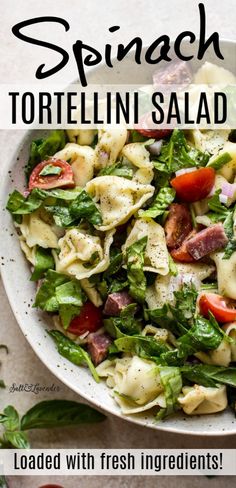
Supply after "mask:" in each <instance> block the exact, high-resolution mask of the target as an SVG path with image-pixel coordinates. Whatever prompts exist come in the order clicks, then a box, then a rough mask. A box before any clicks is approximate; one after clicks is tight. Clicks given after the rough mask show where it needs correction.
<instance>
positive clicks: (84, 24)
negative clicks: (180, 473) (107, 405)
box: [0, 0, 236, 488]
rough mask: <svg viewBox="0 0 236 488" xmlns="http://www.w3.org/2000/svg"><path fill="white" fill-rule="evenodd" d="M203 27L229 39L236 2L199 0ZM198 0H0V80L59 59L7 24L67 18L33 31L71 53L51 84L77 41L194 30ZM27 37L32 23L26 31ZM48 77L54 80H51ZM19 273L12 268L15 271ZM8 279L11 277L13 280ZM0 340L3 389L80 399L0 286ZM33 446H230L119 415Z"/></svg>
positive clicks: (19, 396)
mask: <svg viewBox="0 0 236 488" xmlns="http://www.w3.org/2000/svg"><path fill="white" fill-rule="evenodd" d="M204 4H205V6H206V9H207V14H208V22H207V27H208V31H209V32H211V31H212V30H217V31H218V32H219V33H220V36H221V38H228V39H235V31H236V8H235V7H236V2H235V0H225V1H222V0H205V2H204ZM197 5H198V1H196V0H169V1H168V0H146V1H144V0H83V1H82V0H42V1H41V2H40V1H38V0H1V3H0V14H1V29H0V83H6V82H9V83H10V82H11V83H23V82H26V81H27V82H34V81H35V78H34V72H35V69H36V68H37V66H38V65H39V64H41V63H42V62H45V59H46V61H47V63H48V65H49V66H50V63H51V64H53V63H55V64H56V63H57V61H58V59H59V58H58V56H57V55H56V54H53V53H51V52H49V51H46V50H45V49H43V48H40V47H35V46H32V45H30V44H26V43H23V42H21V41H19V40H18V39H16V38H15V37H14V36H13V35H12V34H11V27H12V26H13V25H14V24H15V23H17V22H20V21H22V20H25V19H27V18H33V17H37V16H45V15H53V16H59V17H63V18H65V19H66V20H68V22H69V24H70V26H71V28H70V31H69V32H67V33H65V32H64V31H63V28H62V27H61V26H55V27H54V28H52V27H51V28H50V30H49V29H48V27H47V26H46V24H45V25H44V26H42V27H40V30H39V29H37V33H38V36H39V37H40V38H43V39H45V40H48V41H49V42H54V43H58V44H60V45H61V46H62V47H64V48H65V49H66V50H68V52H69V53H70V56H71V59H70V61H69V63H68V65H67V67H65V68H64V69H63V71H62V72H60V73H58V74H57V75H55V76H54V78H53V79H54V80H55V83H56V82H63V83H66V84H67V83H68V82H69V81H71V80H74V79H75V78H76V76H77V68H76V64H75V61H74V58H73V54H72V44H73V43H74V42H75V41H76V40H77V39H82V40H83V41H84V42H87V43H88V44H91V45H92V46H94V47H96V48H97V49H99V50H101V51H102V49H103V47H104V43H105V42H109V43H112V45H113V46H114V48H115V46H116V45H117V43H118V42H123V43H125V42H128V41H129V40H130V39H132V38H133V37H135V36H137V35H139V36H140V37H142V39H143V42H144V45H145V44H148V43H150V42H152V41H153V40H154V39H155V38H156V37H158V36H159V35H161V34H169V35H170V36H171V37H174V36H176V35H177V34H178V33H180V32H182V31H183V30H193V31H194V32H195V34H196V35H198V32H199V19H198V8H197ZM111 25H120V26H121V28H120V30H119V31H118V32H116V33H114V34H111V33H109V32H108V28H109V27H110V26H111ZM28 33H29V35H30V34H32V35H33V33H35V28H34V27H31V29H29V30H28ZM51 81H52V80H51ZM0 109H1V107H0ZM21 135H22V134H21V133H20V131H18V132H13V131H12V132H8V133H6V132H2V133H1V134H0V154H1V166H0V170H1V173H2V176H3V177H4V164H5V162H6V161H7V160H8V158H9V157H10V155H11V152H12V148H13V147H14V144H15V143H16V141H17V140H18V139H19V138H20V137H21ZM16 272H17V270H16ZM13 279H14V277H13ZM0 304H1V305H0V306H1V309H0V312H1V313H0V319H1V329H0V330H1V332H0V343H2V342H3V343H7V344H8V346H9V349H10V354H9V356H8V357H6V356H5V354H4V352H3V351H2V352H1V351H0V353H1V358H0V359H1V360H2V367H1V369H0V377H3V378H4V380H5V382H6V384H7V385H8V388H9V386H10V385H11V384H12V383H13V382H14V383H16V384H19V383H39V384H40V385H47V386H49V385H51V384H53V383H54V384H55V385H57V386H59V387H60V392H59V394H58V397H60V398H68V399H69V398H70V399H76V400H80V398H79V397H78V396H77V395H75V394H74V393H72V392H71V391H70V390H68V389H67V388H66V387H65V386H63V385H62V384H61V383H60V382H59V381H58V380H57V379H55V378H54V377H53V376H52V375H51V374H50V373H49V371H48V370H47V369H46V367H45V366H44V365H43V364H42V363H41V362H40V361H39V360H38V359H37V357H36V356H35V354H34V353H33V352H32V350H31V348H30V346H29V345H28V343H27V342H26V340H25V338H24V337H23V336H22V334H21V332H20V330H19V327H18V325H17V323H16V321H15V319H14V317H13V314H12V312H11V310H10V307H9V304H8V301H7V298H6V296H5V293H4V291H3V289H2V286H1V289H0ZM8 388H7V389H6V390H5V391H3V392H2V391H1V393H0V394H1V399H0V409H1V408H2V407H4V406H6V405H7V404H9V403H12V404H14V405H15V406H16V407H17V409H18V410H19V411H20V412H22V413H23V412H24V411H25V410H26V409H27V408H29V407H30V406H32V405H33V404H34V403H36V402H37V401H39V400H42V399H45V398H52V394H48V395H40V396H39V395H37V396H36V395H34V394H33V393H10V392H9V389H8ZM31 440H32V445H33V447H35V448H36V447H38V448H40V447H42V448H43V447H45V448H46V447H54V448H59V447H64V448H65V447H66V446H68V447H70V448H77V449H79V448H83V447H84V448H86V447H88V448H95V447H99V448H109V447H113V448H115V447H117V448H118V447H119V448H127V447H129V448H132V447H136V448H143V449H145V448H201V447H204V448H206V447H209V448H210V447H212V448H219V449H220V448H233V447H236V442H235V436H234V437H233V436H230V437H225V438H224V437H219V438H217V437H215V438H212V439H210V438H203V437H198V438H197V437H191V436H180V435H174V434H168V433H166V434H165V433H164V432H160V433H159V432H157V431H152V430H148V429H145V428H141V427H138V426H132V425H131V424H130V423H127V422H125V421H122V420H118V419H116V418H114V417H111V416H110V417H109V418H108V419H107V420H106V422H105V423H103V424H100V425H99V424H98V425H93V426H85V427H83V426H82V427H78V428H74V427H73V428H68V429H61V430H56V429H55V430H53V431H38V432H37V431H35V432H33V433H32V435H31ZM46 482H49V480H48V479H46V478H45V477H43V478H40V479H36V478H31V479H29V478H27V479H26V478H17V477H15V478H14V479H13V478H12V479H11V485H10V486H11V488H20V487H21V488H38V487H39V486H40V485H42V484H43V483H46ZM51 482H52V483H53V482H54V483H55V482H59V483H61V484H64V487H65V488H77V487H81V488H87V487H88V486H89V487H90V488H95V487H96V488H97V487H109V488H126V487H129V488H135V487H137V488H139V487H143V486H145V487H150V488H151V487H154V486H155V487H158V488H167V487H168V488H172V487H173V488H174V487H175V486H176V484H177V483H178V484H180V485H181V487H183V488H188V487H191V488H199V487H203V488H205V487H208V486H209V487H214V488H221V487H222V488H223V487H224V486H227V487H231V486H232V487H233V486H234V484H235V480H234V479H233V478H230V477H227V478H223V477H221V478H217V479H216V478H213V479H208V478H205V477H202V478H200V477H195V478H193V477H179V478H178V479H175V478H170V477H169V478H167V477H158V478H157V479H156V480H155V478H151V477H150V478H139V479H138V478H137V477H132V478H124V477H123V478H116V477H103V478H100V479H94V478H90V477H89V478H86V477H83V478H77V479H75V478H72V477H70V478H69V477H67V479H62V478H60V480H59V479H57V480H56V479H53V480H51Z"/></svg>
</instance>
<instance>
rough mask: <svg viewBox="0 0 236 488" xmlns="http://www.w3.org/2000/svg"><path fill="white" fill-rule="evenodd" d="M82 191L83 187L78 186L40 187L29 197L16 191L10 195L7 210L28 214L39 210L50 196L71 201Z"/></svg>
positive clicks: (16, 213)
mask: <svg viewBox="0 0 236 488" xmlns="http://www.w3.org/2000/svg"><path fill="white" fill-rule="evenodd" d="M80 193H81V189H79V188H76V189H73V190H61V189H55V190H41V189H40V188H34V189H33V190H32V191H31V192H30V194H29V195H28V197H27V198H25V197H24V196H23V195H21V193H19V192H18V191H16V190H15V191H14V192H13V193H11V195H10V196H9V199H8V202H7V207H6V208H7V210H9V211H10V212H11V213H12V214H13V216H14V215H27V214H30V213H32V212H34V211H35V210H37V209H38V208H39V207H41V205H43V203H45V200H47V199H49V198H55V199H58V200H65V201H70V200H74V199H76V197H77V196H78V195H79V194H80Z"/></svg>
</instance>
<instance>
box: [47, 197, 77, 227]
mask: <svg viewBox="0 0 236 488" xmlns="http://www.w3.org/2000/svg"><path fill="white" fill-rule="evenodd" d="M45 209H46V210H47V212H49V213H51V214H52V215H53V218H54V222H55V224H56V225H57V226H58V227H70V226H71V225H72V224H73V223H74V222H75V219H74V218H73V217H72V216H71V213H70V207H69V206H67V205H64V203H58V204H57V205H47V206H46V207H45Z"/></svg>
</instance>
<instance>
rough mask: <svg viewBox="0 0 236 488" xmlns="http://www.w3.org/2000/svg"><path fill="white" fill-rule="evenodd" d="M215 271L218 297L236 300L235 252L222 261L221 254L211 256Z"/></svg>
mask: <svg viewBox="0 0 236 488" xmlns="http://www.w3.org/2000/svg"><path fill="white" fill-rule="evenodd" d="M211 257H212V259H213V260H214V261H215V264H216V269H217V282H218V290H219V293H220V295H224V296H226V297H229V298H232V299H234V300H236V286H235V278H236V252H234V253H233V254H232V256H231V257H230V258H229V259H223V257H224V253H223V252H216V253H213V254H212V255H211Z"/></svg>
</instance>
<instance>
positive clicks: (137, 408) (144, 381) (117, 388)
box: [97, 356, 166, 415]
mask: <svg viewBox="0 0 236 488" xmlns="http://www.w3.org/2000/svg"><path fill="white" fill-rule="evenodd" d="M97 372H98V374H99V376H101V377H107V385H108V386H109V387H111V388H113V392H114V398H115V400H116V402H117V403H118V404H119V405H120V407H121V409H122V412H123V413H124V414H125V415H127V414H132V413H138V412H143V411H145V410H148V409H150V408H152V407H154V406H157V405H158V406H161V407H163V408H164V407H165V406H166V403H165V398H164V394H163V387H162V385H161V381H160V375H159V370H158V366H156V364H155V363H153V362H152V361H149V360H146V359H141V358H139V357H138V356H133V357H132V358H130V357H125V358H122V359H115V360H113V361H109V360H107V361H104V362H103V363H101V364H100V365H99V366H98V367H97Z"/></svg>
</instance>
